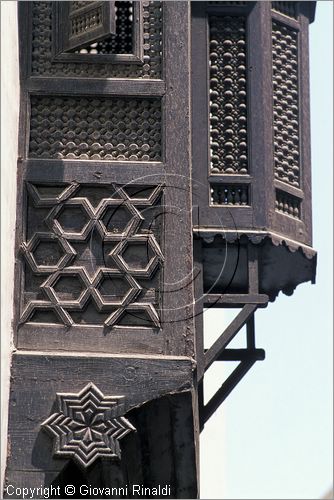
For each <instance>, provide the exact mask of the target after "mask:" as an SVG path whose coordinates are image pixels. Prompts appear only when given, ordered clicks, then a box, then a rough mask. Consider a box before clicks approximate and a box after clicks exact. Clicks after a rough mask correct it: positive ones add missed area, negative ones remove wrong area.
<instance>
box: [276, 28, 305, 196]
mask: <svg viewBox="0 0 334 500" xmlns="http://www.w3.org/2000/svg"><path fill="white" fill-rule="evenodd" d="M272 62H273V113H274V117H273V118H274V161H275V177H276V179H278V180H280V181H282V182H285V183H287V184H290V185H292V186H295V187H299V185H300V152H299V89H298V33H297V31H296V30H295V29H293V28H290V27H288V26H284V25H283V24H281V23H279V22H276V21H273V24H272Z"/></svg>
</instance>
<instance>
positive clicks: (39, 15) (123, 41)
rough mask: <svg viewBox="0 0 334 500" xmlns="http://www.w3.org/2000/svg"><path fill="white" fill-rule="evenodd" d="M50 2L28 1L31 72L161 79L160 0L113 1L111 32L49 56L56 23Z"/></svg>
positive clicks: (34, 74) (57, 74) (37, 73)
mask: <svg viewBox="0 0 334 500" xmlns="http://www.w3.org/2000/svg"><path fill="white" fill-rule="evenodd" d="M53 3H54V2H31V4H32V5H31V10H32V12H31V17H32V19H31V25H32V51H31V73H32V75H33V76H49V75H54V76H68V77H69V76H72V77H75V76H81V77H85V78H86V77H92V78H94V77H95V78H96V77H98V78H103V77H106V78H112V77H116V78H145V79H150V78H161V76H162V75H161V70H162V50H163V47H162V6H161V2H152V1H143V2H123V1H121V2H115V5H116V13H115V14H116V34H115V35H111V36H110V37H108V38H106V39H105V40H103V41H100V42H97V43H93V44H88V45H87V46H85V47H84V48H83V49H81V50H78V51H75V52H80V54H78V53H72V54H63V55H61V56H59V57H58V56H57V58H54V57H53V56H54V55H55V54H54V53H53V42H55V39H54V36H53V34H52V33H53V24H54V23H56V22H57V20H56V16H55V11H54V9H53ZM140 9H141V11H140ZM134 21H135V22H134ZM55 52H56V53H57V52H59V47H58V49H57V48H56V51H55ZM120 63H121V64H120ZM132 63H134V64H132Z"/></svg>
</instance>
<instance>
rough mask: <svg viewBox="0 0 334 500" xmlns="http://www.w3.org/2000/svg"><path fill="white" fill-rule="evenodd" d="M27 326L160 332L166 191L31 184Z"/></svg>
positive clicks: (25, 248)
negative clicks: (162, 204)
mask: <svg viewBox="0 0 334 500" xmlns="http://www.w3.org/2000/svg"><path fill="white" fill-rule="evenodd" d="M26 189H27V218H26V231H25V235H24V240H23V242H22V244H21V247H20V250H21V258H22V261H23V264H24V269H25V272H24V284H23V288H24V290H23V300H22V307H21V313H20V323H21V324H22V323H26V322H30V323H31V322H32V323H34V324H50V323H51V324H52V323H53V324H55V323H56V324H59V323H60V324H64V325H67V326H72V325H75V324H77V325H83V326H87V325H104V326H106V327H110V328H113V327H115V326H118V327H120V326H121V327H125V326H128V327H129V326H130V327H131V326H133V325H137V326H143V327H153V328H159V327H160V317H159V287H160V279H161V269H162V264H163V261H164V256H163V253H162V250H161V224H162V220H161V219H162V214H161V208H160V199H161V195H162V188H161V187H160V186H133V185H131V184H130V185H128V186H123V187H121V186H118V185H116V184H109V185H99V186H96V185H95V186H94V185H87V184H78V183H76V182H72V183H71V184H66V185H61V184H58V185H57V184H55V185H52V186H51V185H47V184H35V183H26Z"/></svg>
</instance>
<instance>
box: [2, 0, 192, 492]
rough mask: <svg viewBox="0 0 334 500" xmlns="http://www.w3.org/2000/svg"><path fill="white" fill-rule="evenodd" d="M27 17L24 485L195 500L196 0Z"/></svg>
mask: <svg viewBox="0 0 334 500" xmlns="http://www.w3.org/2000/svg"><path fill="white" fill-rule="evenodd" d="M107 6H109V7H108V8H109V10H108V11H107V12H106V11H105V9H106V8H107ZM64 9H65V10H66V12H65V14H64ZM106 16H107V18H106ZM108 16H109V17H108ZM19 18H20V68H21V93H22V97H21V119H20V158H19V179H18V192H19V194H18V214H17V221H18V223H17V245H16V255H17V264H16V303H15V346H16V352H15V354H14V355H13V360H12V380H11V396H10V414H9V446H10V454H9V456H8V462H7V475H6V477H7V484H15V485H16V486H17V487H21V486H22V487H23V486H29V487H32V488H33V487H38V486H41V485H43V486H50V485H53V486H55V487H56V486H61V487H62V488H63V486H64V485H65V484H67V483H71V484H73V485H75V486H76V487H79V485H80V484H86V483H87V484H91V485H97V486H108V487H109V486H116V487H119V488H121V487H127V488H128V491H127V492H122V495H123V496H124V497H127V496H130V497H131V498H136V497H137V496H138V497H140V496H143V495H142V494H141V495H140V494H139V492H131V487H132V485H134V484H136V485H142V486H143V487H149V488H156V487H159V485H160V487H163V486H166V485H168V486H169V494H168V495H167V497H170V498H175V497H177V498H186V497H187V498H189V497H191V498H193V497H196V495H197V472H196V471H197V467H196V461H197V459H196V454H197V450H196V439H197V437H196V436H197V427H196V426H197V420H196V418H197V417H196V409H195V408H196V390H195V386H194V382H193V371H194V368H195V365H194V361H193V359H194V355H195V353H194V319H193V316H194V315H193V283H192V224H191V186H190V179H191V176H190V169H191V164H190V110H189V103H190V98H189V96H190V89H189V76H190V58H189V28H190V8H189V5H188V2H165V3H163V5H162V3H161V2H151V1H145V2H59V3H58V2H20V3H19ZM85 30H86V31H87V33H85ZM181 450H182V452H181ZM76 494H79V491H77V492H76ZM136 495H137V496H136ZM111 496H116V497H119V496H120V493H119V494H118V495H117V494H116V493H115V492H114V494H113V495H111ZM144 496H145V495H144ZM147 496H149V492H146V497H147ZM165 496H166V495H165ZM35 497H36V498H38V494H36V496H35Z"/></svg>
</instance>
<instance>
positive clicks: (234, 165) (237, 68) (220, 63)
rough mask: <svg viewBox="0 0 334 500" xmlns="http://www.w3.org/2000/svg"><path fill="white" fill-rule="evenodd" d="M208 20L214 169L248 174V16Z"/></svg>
mask: <svg viewBox="0 0 334 500" xmlns="http://www.w3.org/2000/svg"><path fill="white" fill-rule="evenodd" d="M209 23H210V137H211V140H210V150H211V171H212V173H224V174H247V172H248V159H247V93H246V91H247V81H246V18H245V17H243V16H213V15H212V16H209Z"/></svg>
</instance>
